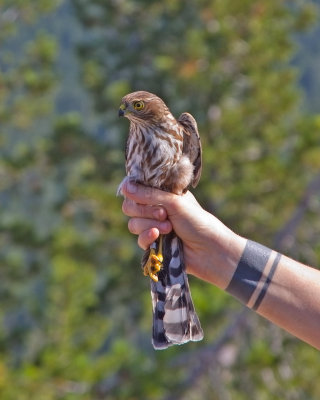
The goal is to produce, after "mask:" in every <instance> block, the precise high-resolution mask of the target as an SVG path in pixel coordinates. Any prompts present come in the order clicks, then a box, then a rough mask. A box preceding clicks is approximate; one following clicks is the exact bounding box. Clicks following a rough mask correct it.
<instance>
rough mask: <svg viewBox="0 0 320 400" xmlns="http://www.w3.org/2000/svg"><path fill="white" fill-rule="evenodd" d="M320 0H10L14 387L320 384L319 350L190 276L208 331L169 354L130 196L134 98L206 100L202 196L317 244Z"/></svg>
mask: <svg viewBox="0 0 320 400" xmlns="http://www.w3.org/2000/svg"><path fill="white" fill-rule="evenodd" d="M319 3H320V1H319V0H318V1H307V0H294V1H291V2H279V1H276V0H268V1H267V0H261V1H257V0H255V1H253V0H245V1H241V2H235V1H231V0H197V1H181V0H163V1H162V2H159V1H142V0H141V1H138V0H110V1H101V0H60V1H54V0H33V1H31V0H26V1H20V0H2V2H1V3H0V45H1V51H0V277H1V280H0V282H1V283H0V319H1V324H0V398H1V400H29V399H39V400H58V399H59V400H60V399H61V400H73V399H81V400H82V399H83V400H87V399H88V400H89V399H90V400H99V399H187V400H188V399H190V400H191V399H199V398H202V399H218V400H229V399H237V400H239V399H240V400H241V399H257V398H258V399H262V400H263V399H288V400H289V399H290V400H294V399H299V400H301V399H318V398H319V397H320V383H319V379H318V377H319V374H320V363H319V354H318V352H317V351H316V350H315V349H313V348H311V347H310V346H308V345H306V344H304V343H301V342H300V341H299V340H297V339H295V338H293V337H292V336H290V335H288V334H286V333H285V332H283V331H282V330H280V329H279V328H277V327H275V326H273V325H272V324H270V323H268V322H267V321H265V320H264V319H262V318H261V317H259V316H257V315H255V314H254V313H253V312H250V311H248V310H246V309H245V308H243V307H242V306H241V305H240V304H239V303H238V302H237V301H236V300H234V299H232V298H231V297H230V296H228V295H226V294H224V293H223V292H222V291H220V290H218V289H216V288H214V287H212V286H210V285H208V284H206V283H203V282H200V281H197V280H196V279H192V278H191V279H190V280H191V287H192V293H193V298H194V301H195V304H196V308H197V310H198V313H199V316H200V320H201V321H202V325H203V328H204V331H205V339H204V341H203V342H201V343H192V344H187V345H184V346H181V347H174V348H170V349H168V350H166V351H163V352H155V351H154V350H153V348H152V346H151V342H150V338H151V300H150V294H149V282H148V280H147V279H145V278H143V276H142V274H141V271H140V257H141V251H140V250H139V249H138V247H137V245H136V238H134V237H133V236H132V235H130V234H129V233H128V232H127V227H126V218H125V217H124V216H123V215H122V213H121V202H122V200H121V199H119V198H116V197H115V193H116V188H117V185H118V183H119V182H120V181H121V179H122V177H123V175H124V152H123V148H124V143H125V139H126V134H127V131H128V123H127V121H122V120H121V121H119V120H118V118H117V110H118V106H119V102H120V99H121V97H122V96H123V95H124V94H126V93H127V92H129V91H133V90H138V89H142V90H148V91H151V92H155V93H157V94H158V95H159V96H161V97H162V98H163V99H164V100H165V101H166V102H167V104H168V105H169V106H170V108H171V109H172V111H173V113H174V114H175V115H179V113H181V112H183V111H189V112H191V113H192V114H193V115H194V116H195V118H196V119H197V121H198V124H199V128H200V133H201V137H202V142H203V147H204V171H203V177H202V180H201V183H200V185H199V187H198V188H197V189H196V190H195V194H196V196H197V198H198V199H199V200H200V202H201V203H202V204H203V206H204V207H205V208H206V209H208V210H209V211H211V212H213V213H215V215H217V216H218V217H219V218H220V219H222V221H224V222H225V223H226V224H227V225H228V226H230V227H231V228H232V229H233V230H235V231H236V232H238V233H240V234H242V235H244V236H246V237H249V238H251V239H253V240H257V241H259V242H261V243H263V244H265V245H267V246H271V247H273V248H277V249H279V250H280V251H282V252H283V253H285V254H287V255H289V256H291V257H294V258H297V259H299V260H301V261H303V262H306V263H310V264H312V265H314V266H318V265H319V260H320V244H319V240H318V238H319V234H320V201H319V192H320V139H319V137H320V135H319V133H320V114H319V106H320V96H319V93H320V74H319V71H320V51H319V40H318V37H319V30H320V23H319V19H318V7H319Z"/></svg>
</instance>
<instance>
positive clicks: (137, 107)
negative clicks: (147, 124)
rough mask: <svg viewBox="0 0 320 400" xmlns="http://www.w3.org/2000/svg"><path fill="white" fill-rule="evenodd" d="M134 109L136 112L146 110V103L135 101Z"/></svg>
mask: <svg viewBox="0 0 320 400" xmlns="http://www.w3.org/2000/svg"><path fill="white" fill-rule="evenodd" d="M133 107H134V109H135V110H137V111H140V110H142V109H143V108H144V102H143V101H135V102H134V103H133Z"/></svg>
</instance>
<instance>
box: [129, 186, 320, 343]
mask: <svg viewBox="0 0 320 400" xmlns="http://www.w3.org/2000/svg"><path fill="white" fill-rule="evenodd" d="M123 192H124V195H125V196H126V199H125V200H124V203H123V212H124V213H125V214H127V215H128V216H129V217H131V218H130V220H129V230H130V231H131V232H132V233H135V234H137V235H139V238H138V243H139V245H140V247H142V248H144V249H145V248H147V247H148V246H149V245H150V244H151V243H152V242H153V241H154V240H156V239H157V237H158V235H159V233H168V232H169V231H170V230H171V229H172V228H173V229H174V230H175V232H176V233H177V235H178V236H179V237H180V238H181V239H182V240H183V243H184V252H185V260H186V267H187V271H188V273H191V274H193V275H195V276H197V277H198V278H200V279H203V280H206V281H208V282H210V283H212V284H214V285H216V286H218V287H220V288H221V289H223V290H226V291H228V292H229V293H231V294H232V295H234V296H235V297H237V298H238V299H239V300H240V301H242V302H243V303H244V304H246V305H247V306H248V307H250V308H253V309H254V310H255V311H256V312H258V313H259V314H260V315H262V316H264V317H265V318H267V319H268V320H270V321H272V322H273V323H275V324H277V325H278V326H280V327H282V328H284V329H285V330H287V331H288V332H290V333H291V334H293V335H295V336H297V337H298V338H300V339H301V340H303V341H305V342H307V343H309V344H311V345H312V346H314V347H316V348H318V349H320V334H319V332H320V295H319V293H320V271H319V270H317V269H314V268H310V267H308V266H306V265H303V264H301V263H299V262H297V261H295V260H292V259H290V258H288V257H286V256H284V255H281V254H279V253H277V252H276V251H273V250H270V249H268V248H266V247H264V246H262V245H259V244H258V243H255V242H252V241H249V240H247V239H245V238H242V237H240V236H239V235H237V234H235V233H234V232H232V231H231V230H230V229H229V228H227V227H226V226H225V225H224V224H223V223H222V222H220V221H219V220H218V219H217V218H215V217H214V216H213V215H212V214H210V213H208V212H206V211H205V210H204V209H203V208H202V207H201V206H200V205H199V203H198V202H197V201H196V199H195V198H194V197H193V195H192V194H191V193H190V192H188V193H186V194H185V195H183V196H176V195H174V194H171V193H166V192H162V191H159V190H156V189H151V188H146V187H143V186H140V185H130V186H129V185H125V187H124V188H123ZM199 260H201V263H199Z"/></svg>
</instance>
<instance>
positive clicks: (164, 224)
mask: <svg viewBox="0 0 320 400" xmlns="http://www.w3.org/2000/svg"><path fill="white" fill-rule="evenodd" d="M160 229H161V230H163V231H168V230H169V223H168V222H166V221H165V222H161V224H160Z"/></svg>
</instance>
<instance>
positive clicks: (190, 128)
mask: <svg viewBox="0 0 320 400" xmlns="http://www.w3.org/2000/svg"><path fill="white" fill-rule="evenodd" d="M178 122H179V123H180V124H181V125H182V126H183V128H184V133H185V135H184V137H183V153H184V154H187V155H188V157H189V158H190V160H191V162H192V164H193V165H194V171H193V179H192V182H191V184H192V186H193V187H196V186H197V184H198V182H199V180H200V176H201V171H202V147H201V141H200V135H199V132H198V126H197V122H196V120H195V119H194V118H193V116H192V115H191V114H189V113H186V112H185V113H182V114H181V115H180V117H179V119H178Z"/></svg>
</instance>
